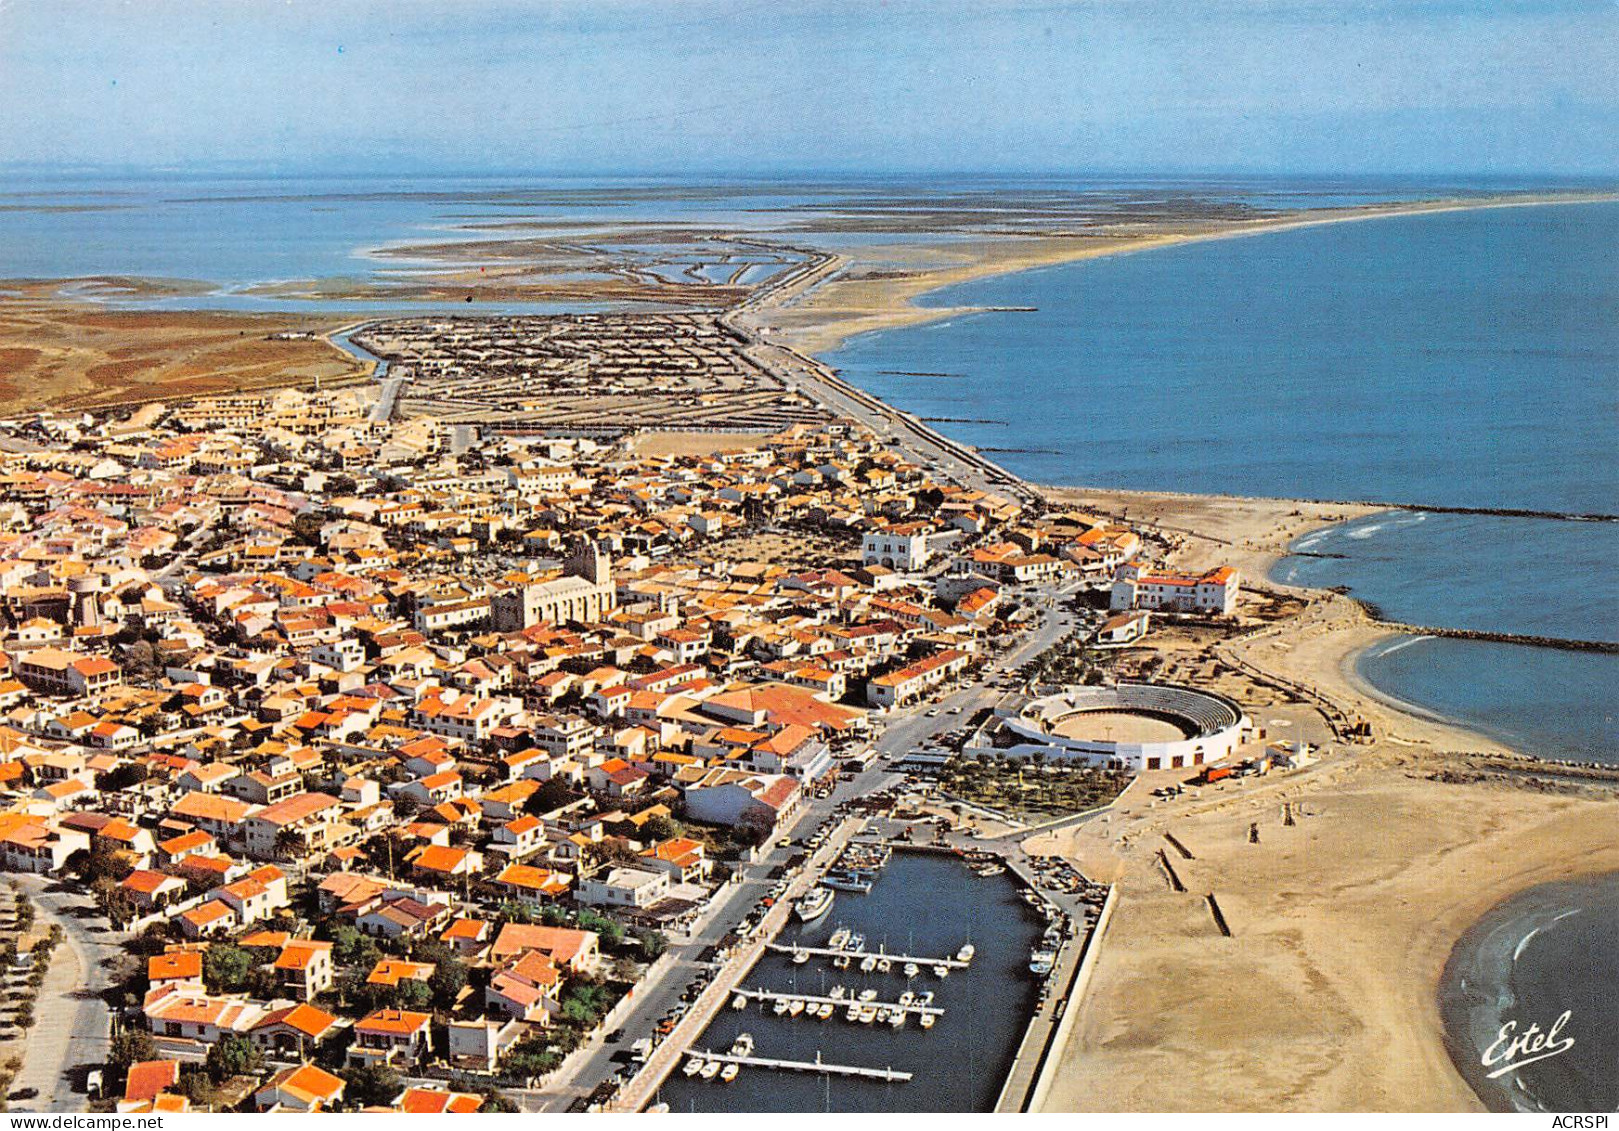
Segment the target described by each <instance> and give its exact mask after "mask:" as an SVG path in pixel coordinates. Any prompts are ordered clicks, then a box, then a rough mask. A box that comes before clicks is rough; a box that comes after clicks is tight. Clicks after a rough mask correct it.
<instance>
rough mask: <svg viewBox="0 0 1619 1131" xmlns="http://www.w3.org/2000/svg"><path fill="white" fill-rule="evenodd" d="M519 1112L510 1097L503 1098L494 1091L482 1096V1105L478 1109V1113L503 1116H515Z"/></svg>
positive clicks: (519, 1109)
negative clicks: (491, 1113) (494, 1113)
mask: <svg viewBox="0 0 1619 1131" xmlns="http://www.w3.org/2000/svg"><path fill="white" fill-rule="evenodd" d="M521 1110H522V1109H521V1108H519V1107H518V1106H517V1105H516V1104H515V1103H513V1102H512V1100H511V1098H510V1097H508V1096H503V1095H501V1094H500V1093H499V1092H495V1091H489V1092H485V1093H484V1094H483V1103H482V1104H481V1105H479V1107H478V1111H479V1112H480V1113H483V1112H496V1113H499V1114H503V1115H515V1114H517V1112H519V1111H521Z"/></svg>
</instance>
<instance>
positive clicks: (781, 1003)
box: [770, 997, 787, 1017]
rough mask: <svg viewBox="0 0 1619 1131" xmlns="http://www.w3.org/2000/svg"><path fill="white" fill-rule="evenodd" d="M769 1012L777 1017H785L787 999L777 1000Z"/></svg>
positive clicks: (780, 998)
mask: <svg viewBox="0 0 1619 1131" xmlns="http://www.w3.org/2000/svg"><path fill="white" fill-rule="evenodd" d="M770 1011H771V1012H772V1013H774V1014H775V1015H776V1016H777V1017H785V1016H786V1015H787V999H786V998H784V997H779V998H777V999H776V1004H775V1005H773V1006H771V1007H770Z"/></svg>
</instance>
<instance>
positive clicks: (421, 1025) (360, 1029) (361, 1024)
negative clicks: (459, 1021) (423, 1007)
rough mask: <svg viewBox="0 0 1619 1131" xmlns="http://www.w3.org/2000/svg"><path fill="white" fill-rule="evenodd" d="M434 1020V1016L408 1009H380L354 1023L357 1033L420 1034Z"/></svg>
mask: <svg viewBox="0 0 1619 1131" xmlns="http://www.w3.org/2000/svg"><path fill="white" fill-rule="evenodd" d="M432 1020H433V1017H432V1014H429V1013H416V1012H413V1011H412V1010H408V1009H378V1010H375V1011H373V1012H372V1013H371V1015H370V1016H368V1017H365V1018H362V1019H361V1020H359V1021H356V1022H355V1023H354V1031H355V1032H356V1033H389V1034H394V1035H402V1034H408V1033H419V1032H421V1031H422V1030H423V1029H425V1028H426V1027H427V1026H428V1024H429V1023H430V1022H431V1021H432Z"/></svg>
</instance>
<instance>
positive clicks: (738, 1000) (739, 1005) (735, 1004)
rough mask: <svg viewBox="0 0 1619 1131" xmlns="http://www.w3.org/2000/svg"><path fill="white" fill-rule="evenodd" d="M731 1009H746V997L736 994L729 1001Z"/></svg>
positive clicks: (745, 995)
mask: <svg viewBox="0 0 1619 1131" xmlns="http://www.w3.org/2000/svg"><path fill="white" fill-rule="evenodd" d="M731 1008H732V1009H746V1008H748V995H747V994H737V995H736V996H735V997H734V998H732V999H731Z"/></svg>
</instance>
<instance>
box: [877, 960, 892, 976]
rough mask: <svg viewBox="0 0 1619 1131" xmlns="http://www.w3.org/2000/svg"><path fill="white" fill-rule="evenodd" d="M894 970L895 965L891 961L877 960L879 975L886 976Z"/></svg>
mask: <svg viewBox="0 0 1619 1131" xmlns="http://www.w3.org/2000/svg"><path fill="white" fill-rule="evenodd" d="M893 968H894V963H893V962H892V961H891V960H890V959H887V958H879V959H878V960H877V973H879V974H886V973H888V972H889V971H890V970H892V969H893Z"/></svg>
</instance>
